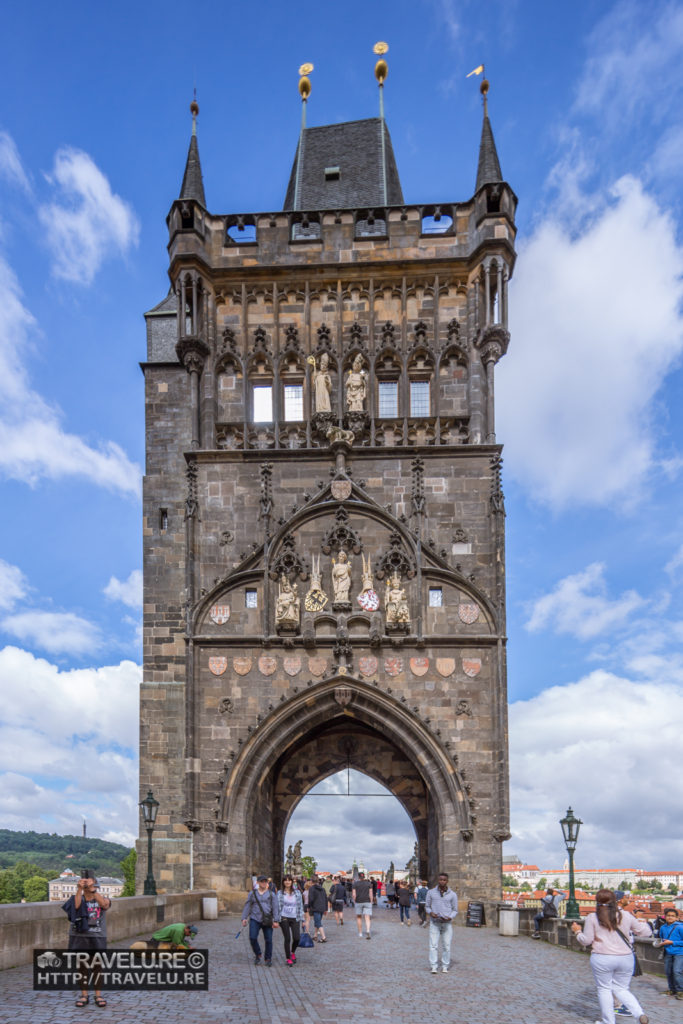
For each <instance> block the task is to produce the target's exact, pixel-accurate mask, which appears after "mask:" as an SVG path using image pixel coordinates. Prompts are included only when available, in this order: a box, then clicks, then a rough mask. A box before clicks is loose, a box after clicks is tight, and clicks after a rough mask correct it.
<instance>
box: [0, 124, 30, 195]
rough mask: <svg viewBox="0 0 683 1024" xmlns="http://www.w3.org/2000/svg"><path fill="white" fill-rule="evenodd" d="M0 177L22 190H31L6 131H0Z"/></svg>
mask: <svg viewBox="0 0 683 1024" xmlns="http://www.w3.org/2000/svg"><path fill="white" fill-rule="evenodd" d="M0 177H2V178H4V179H5V181H7V182H9V183H10V184H11V185H15V186H17V187H18V188H20V189H22V190H23V191H24V192H28V193H30V192H31V184H30V182H29V180H28V175H27V174H26V171H25V170H24V165H23V164H22V162H21V157H20V156H19V150H18V149H17V147H16V143H15V141H14V139H13V138H12V136H11V135H9V134H8V133H7V132H0Z"/></svg>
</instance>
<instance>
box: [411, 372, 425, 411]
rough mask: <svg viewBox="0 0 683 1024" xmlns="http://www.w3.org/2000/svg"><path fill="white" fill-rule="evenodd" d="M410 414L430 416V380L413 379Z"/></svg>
mask: <svg viewBox="0 0 683 1024" xmlns="http://www.w3.org/2000/svg"><path fill="white" fill-rule="evenodd" d="M410 415H411V416H429V381H428V380H411V382H410Z"/></svg>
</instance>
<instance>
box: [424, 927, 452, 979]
mask: <svg viewBox="0 0 683 1024" xmlns="http://www.w3.org/2000/svg"><path fill="white" fill-rule="evenodd" d="M452 938H453V925H452V923H451V922H450V921H435V920H434V918H433V917H432V918H430V919H429V963H430V964H431V966H432V967H438V966H439V939H441V966H442V967H448V966H449V964H450V962H451V939H452Z"/></svg>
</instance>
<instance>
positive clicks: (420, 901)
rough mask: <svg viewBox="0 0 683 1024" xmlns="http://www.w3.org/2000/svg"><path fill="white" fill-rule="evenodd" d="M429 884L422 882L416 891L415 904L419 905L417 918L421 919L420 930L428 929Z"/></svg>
mask: <svg viewBox="0 0 683 1024" xmlns="http://www.w3.org/2000/svg"><path fill="white" fill-rule="evenodd" d="M428 891H429V890H428V888H427V882H425V881H422V882H420V884H419V885H418V886H417V888H416V889H415V902H416V903H417V916H418V917H419V919H420V928H426V927H427V908H426V906H425V904H426V902H427V893H428Z"/></svg>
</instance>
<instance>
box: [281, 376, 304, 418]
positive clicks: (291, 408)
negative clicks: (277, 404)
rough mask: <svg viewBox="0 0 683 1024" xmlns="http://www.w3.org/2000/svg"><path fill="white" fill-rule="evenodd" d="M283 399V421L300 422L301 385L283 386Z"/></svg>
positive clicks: (301, 411) (301, 414)
mask: <svg viewBox="0 0 683 1024" xmlns="http://www.w3.org/2000/svg"><path fill="white" fill-rule="evenodd" d="M284 399H285V401H284V406H285V420H287V421H289V420H302V419H303V418H304V386H303V384H285V387H284Z"/></svg>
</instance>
